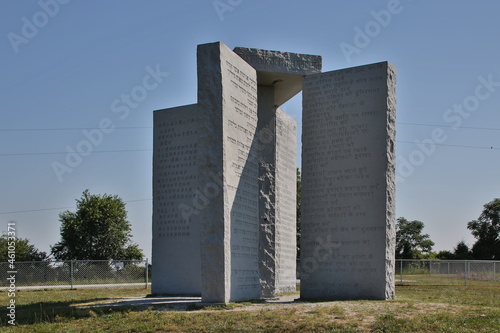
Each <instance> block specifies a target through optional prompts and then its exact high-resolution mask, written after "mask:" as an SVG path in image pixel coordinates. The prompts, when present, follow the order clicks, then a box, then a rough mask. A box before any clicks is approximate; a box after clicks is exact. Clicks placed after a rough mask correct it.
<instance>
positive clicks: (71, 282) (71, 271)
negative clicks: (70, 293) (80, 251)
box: [69, 260, 75, 289]
mask: <svg viewBox="0 0 500 333" xmlns="http://www.w3.org/2000/svg"><path fill="white" fill-rule="evenodd" d="M74 270H75V266H74V260H70V262H69V280H70V284H71V289H73V271H74Z"/></svg>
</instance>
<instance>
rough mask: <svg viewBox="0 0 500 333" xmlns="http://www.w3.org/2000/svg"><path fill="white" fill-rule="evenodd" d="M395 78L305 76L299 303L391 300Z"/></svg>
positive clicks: (358, 72)
mask: <svg viewBox="0 0 500 333" xmlns="http://www.w3.org/2000/svg"><path fill="white" fill-rule="evenodd" d="M395 80H396V77H395V70H394V67H393V66H392V65H390V64H389V63H387V62H383V63H377V64H372V65H366V66H360V67H355V68H348V69H343V70H337V71H332V72H327V73H322V74H315V75H310V76H306V77H305V79H304V90H303V129H302V170H303V171H302V204H301V205H302V206H301V207H302V211H301V213H302V216H301V223H302V238H301V278H302V279H301V297H302V298H305V299H381V300H383V299H392V298H394V248H395V215H394V214H395V202H394V199H395V173H394V166H395V148H394V142H395V141H394V139H395V104H396V101H395V96H396V95H395Z"/></svg>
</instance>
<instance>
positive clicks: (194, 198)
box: [151, 105, 207, 295]
mask: <svg viewBox="0 0 500 333" xmlns="http://www.w3.org/2000/svg"><path fill="white" fill-rule="evenodd" d="M200 125H201V119H200V117H199V112H198V108H197V106H196V105H187V106H182V107H177V108H171V109H165V110H158V111H155V112H154V130H153V136H154V139H153V251H152V253H153V257H152V260H153V266H152V267H153V272H152V273H153V275H154V276H155V279H154V281H153V284H152V290H151V292H152V293H153V294H183V295H200V294H201V255H200V224H199V218H200V213H201V211H202V210H203V208H204V204H205V203H206V200H207V199H206V193H205V194H204V193H202V191H203V189H201V190H200V189H199V188H198V174H199V170H198V164H197V156H198V130H199V127H200Z"/></svg>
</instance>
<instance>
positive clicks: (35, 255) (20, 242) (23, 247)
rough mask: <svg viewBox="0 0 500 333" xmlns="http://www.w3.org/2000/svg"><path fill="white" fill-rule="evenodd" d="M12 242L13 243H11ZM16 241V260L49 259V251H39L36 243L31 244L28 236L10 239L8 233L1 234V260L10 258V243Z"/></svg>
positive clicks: (4, 260)
mask: <svg viewBox="0 0 500 333" xmlns="http://www.w3.org/2000/svg"><path fill="white" fill-rule="evenodd" d="M9 243H11V244H9ZM12 243H15V255H16V257H15V261H42V260H45V259H47V253H45V252H42V251H39V250H38V249H37V248H36V247H35V245H33V244H30V241H29V239H27V238H17V237H15V240H12V239H9V236H8V235H2V236H0V261H2V262H6V261H8V260H9V256H8V253H9V245H12Z"/></svg>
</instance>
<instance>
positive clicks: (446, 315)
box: [0, 284, 500, 332]
mask: <svg viewBox="0 0 500 333" xmlns="http://www.w3.org/2000/svg"><path fill="white" fill-rule="evenodd" d="M396 291H397V297H396V300H394V301H385V302H384V301H335V302H317V303H298V302H292V303H285V304H269V303H260V302H257V303H254V304H252V303H234V304H229V305H227V306H222V307H217V308H198V307H194V306H193V307H190V310H192V311H159V310H158V309H159V307H160V306H159V305H154V306H151V307H149V308H148V309H144V308H135V307H110V306H104V305H103V306H97V307H95V306H94V307H92V308H91V307H90V306H86V305H85V304H96V303H100V302H103V301H109V300H113V299H119V298H124V297H135V296H137V297H140V296H145V295H146V294H148V293H149V290H146V289H99V290H87V289H82V290H50V291H21V292H18V293H17V294H16V304H17V307H16V323H17V326H16V327H15V328H13V327H8V326H6V325H7V319H8V318H7V317H6V308H5V307H2V309H1V324H2V326H4V327H3V328H2V329H0V330H2V331H12V332H498V331H500V286H499V285H498V284H497V285H496V286H494V285H482V286H429V285H427V286H422V285H401V286H397V289H396ZM296 296H297V297H298V294H297V295H296ZM0 297H1V299H2V300H3V302H5V301H6V300H8V297H7V293H6V292H0ZM291 298H292V299H293V298H294V297H293V295H292V297H291ZM4 304H6V303H4ZM82 304H83V306H78V305H82ZM76 306H78V307H76Z"/></svg>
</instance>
